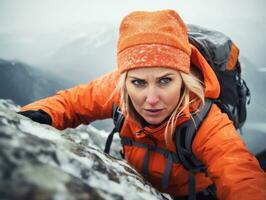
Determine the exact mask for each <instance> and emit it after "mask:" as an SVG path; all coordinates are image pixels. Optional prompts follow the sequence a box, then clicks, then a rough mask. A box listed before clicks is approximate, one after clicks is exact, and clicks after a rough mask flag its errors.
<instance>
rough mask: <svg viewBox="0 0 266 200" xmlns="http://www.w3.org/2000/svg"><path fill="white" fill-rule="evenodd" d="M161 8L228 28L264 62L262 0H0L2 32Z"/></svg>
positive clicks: (36, 30) (265, 4)
mask: <svg viewBox="0 0 266 200" xmlns="http://www.w3.org/2000/svg"><path fill="white" fill-rule="evenodd" d="M165 8H170V9H175V10H177V11H178V12H179V13H180V15H181V16H182V18H183V19H184V21H185V22H186V23H193V24H199V25H202V26H205V27H208V28H213V29H218V30H220V31H222V32H225V33H227V34H229V35H230V36H231V37H232V38H233V40H234V41H236V43H237V44H238V46H239V47H240V49H241V50H242V51H243V52H244V54H245V55H251V57H252V58H253V59H251V60H252V61H253V62H256V64H261V63H264V62H263V61H264V57H265V56H264V54H265V53H264V50H265V49H266V39H265V32H266V14H265V13H266V12H265V10H266V0H244V1H243V0H198V1H195V0H172V1H171V0H131V1H129V0H0V33H24V34H32V33H33V34H40V33H52V32H56V31H58V30H60V29H63V28H64V27H67V26H71V25H73V24H88V25H89V26H91V28H92V29H94V28H95V27H94V26H93V24H97V23H98V22H101V23H106V24H112V25H113V26H115V27H117V26H118V25H119V23H120V21H121V19H122V17H123V16H125V15H126V14H128V13H129V12H130V11H133V10H158V9H165ZM96 22H97V23H96ZM0 57H1V55H0Z"/></svg>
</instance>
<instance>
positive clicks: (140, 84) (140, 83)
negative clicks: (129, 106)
mask: <svg viewBox="0 0 266 200" xmlns="http://www.w3.org/2000/svg"><path fill="white" fill-rule="evenodd" d="M131 83H132V84H133V85H135V86H138V87H140V86H144V85H145V84H146V81H144V80H132V81H131Z"/></svg>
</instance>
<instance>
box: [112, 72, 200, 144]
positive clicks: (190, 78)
mask: <svg viewBox="0 0 266 200" xmlns="http://www.w3.org/2000/svg"><path fill="white" fill-rule="evenodd" d="M180 75H181V78H182V84H183V87H182V89H181V90H182V91H181V96H180V99H179V102H178V104H177V106H176V108H175V109H174V111H173V112H172V114H171V115H170V117H169V119H168V122H167V125H166V128H165V132H164V139H165V142H166V144H167V145H169V144H171V142H172V136H173V133H174V131H175V124H176V121H177V119H178V117H180V116H181V115H182V113H183V111H184V110H185V109H186V108H187V107H189V106H190V104H191V103H193V102H194V101H197V100H199V102H200V103H199V108H198V110H199V109H200V108H201V107H202V106H203V105H204V102H205V101H204V86H203V83H202V81H201V80H200V79H199V78H197V77H196V75H195V74H194V73H189V74H186V73H184V72H181V71H180ZM126 79H127V72H124V73H122V74H121V75H120V79H119V82H118V85H117V90H119V91H120V95H121V96H120V108H121V111H122V113H123V114H124V115H125V116H129V117H131V118H132V119H134V120H135V121H136V122H137V123H138V124H140V119H141V116H140V115H139V114H138V113H137V111H136V110H135V108H134V106H133V104H132V102H131V100H130V97H129V95H128V92H127V89H126ZM191 92H192V93H193V94H195V95H194V96H196V97H194V98H193V99H191V95H190V93H191ZM198 110H197V111H198ZM197 111H196V112H197ZM190 114H192V113H190Z"/></svg>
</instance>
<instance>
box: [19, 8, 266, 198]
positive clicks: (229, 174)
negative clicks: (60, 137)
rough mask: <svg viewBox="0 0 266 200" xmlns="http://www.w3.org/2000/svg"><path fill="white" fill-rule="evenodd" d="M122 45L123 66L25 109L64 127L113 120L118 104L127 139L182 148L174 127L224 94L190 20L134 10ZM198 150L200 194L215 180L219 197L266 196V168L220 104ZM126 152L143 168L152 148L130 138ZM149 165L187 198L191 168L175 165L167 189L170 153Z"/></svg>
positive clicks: (151, 176)
mask: <svg viewBox="0 0 266 200" xmlns="http://www.w3.org/2000/svg"><path fill="white" fill-rule="evenodd" d="M117 47H118V52H117V61H118V70H115V71H114V72H112V73H109V74H107V75H105V76H103V77H100V78H98V79H96V80H94V81H92V82H90V83H89V84H87V85H80V86H77V87H74V88H72V89H68V90H65V91H60V92H58V93H57V94H56V95H55V96H53V97H49V98H46V99H44V100H40V101H37V102H34V103H32V104H29V105H27V106H24V107H23V108H22V111H23V112H22V114H24V115H26V116H28V117H30V118H31V119H33V120H35V121H38V122H41V123H47V124H51V125H52V126H54V127H56V128H58V129H65V128H67V127H76V126H77V125H79V124H81V123H83V124H88V123H90V122H92V121H94V120H97V119H105V118H111V117H112V108H113V105H114V104H116V105H120V106H119V107H120V109H121V110H122V113H123V115H124V116H125V121H124V123H123V126H122V129H121V131H120V137H121V138H126V139H127V140H131V141H135V142H136V143H138V144H150V145H153V146H156V147H158V148H161V149H166V150H167V151H170V152H175V151H176V146H175V144H174V141H173V133H174V130H175V127H176V126H178V125H180V124H182V123H185V122H186V121H188V120H189V119H190V118H191V116H192V114H193V113H197V112H198V111H199V110H200V109H201V108H202V107H203V105H204V103H205V99H206V98H211V99H215V98H217V97H218V96H219V92H220V88H219V82H218V80H217V78H216V76H215V74H214V73H213V71H212V69H211V68H210V66H209V65H208V63H207V62H206V61H205V59H204V58H203V56H202V55H201V54H200V53H199V51H198V50H197V49H196V48H195V47H193V46H192V45H190V44H189V42H188V35H187V28H186V25H185V24H184V22H183V21H182V19H181V18H180V17H179V15H178V14H177V13H176V12H175V11H173V10H162V11H157V12H133V13H131V14H129V15H128V16H126V17H125V18H124V19H123V21H122V23H121V26H120V34H119V41H118V46H117ZM192 149H193V153H194V154H195V155H196V157H197V159H199V160H200V161H201V162H202V163H204V165H205V166H206V167H207V172H208V176H205V174H204V173H200V172H199V173H196V191H197V192H198V195H197V199H199V198H202V199H208V198H213V197H212V196H211V195H209V194H206V195H207V196H204V195H205V193H204V194H203V193H202V192H201V191H203V190H204V189H205V188H208V187H209V186H211V185H213V184H214V185H215V187H216V196H217V198H218V199H227V200H228V199H265V198H266V192H265V190H266V189H265V187H266V178H265V174H264V172H263V171H262V169H261V168H260V166H259V164H258V162H257V160H256V158H255V157H254V156H253V155H252V154H251V153H250V152H249V151H248V150H247V148H246V147H245V144H244V142H243V141H242V140H241V138H240V137H239V135H238V134H237V132H236V130H235V128H234V126H233V124H232V122H231V121H230V120H229V119H228V117H227V115H226V114H223V113H222V112H221V110H220V109H219V108H218V107H217V106H216V105H215V104H213V105H212V107H211V108H210V111H209V113H208V115H207V116H206V118H205V119H204V121H203V123H202V124H201V127H200V129H199V131H198V132H197V135H196V137H195V139H194V140H193V144H192ZM123 152H124V155H125V159H126V160H127V161H128V162H129V163H130V164H131V165H132V166H133V167H135V168H136V169H137V170H138V171H139V172H143V160H145V158H146V156H145V152H146V151H145V149H144V148H141V147H140V145H129V144H126V143H124V145H123ZM147 163H148V164H147V165H146V168H147V169H146V172H145V173H144V175H145V177H146V178H147V180H149V181H150V182H151V183H152V184H153V185H154V186H155V187H156V188H158V189H159V190H160V191H162V192H167V193H169V194H170V195H171V196H172V197H173V198H176V199H186V196H188V195H189V192H188V190H189V188H188V172H187V170H186V169H185V168H184V167H183V166H182V165H180V164H178V163H173V164H172V165H171V168H170V172H169V173H170V178H169V180H168V183H167V187H163V186H162V184H161V183H162V180H164V170H165V169H166V168H167V167H166V165H167V161H166V159H165V158H164V157H163V156H162V155H161V154H160V153H158V152H155V151H151V152H150V154H149V159H148V162H147ZM144 171H145V170H144Z"/></svg>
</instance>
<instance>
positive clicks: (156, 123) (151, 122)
mask: <svg viewBox="0 0 266 200" xmlns="http://www.w3.org/2000/svg"><path fill="white" fill-rule="evenodd" d="M146 122H148V123H149V124H151V125H159V124H161V123H162V122H163V120H162V119H146Z"/></svg>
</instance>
